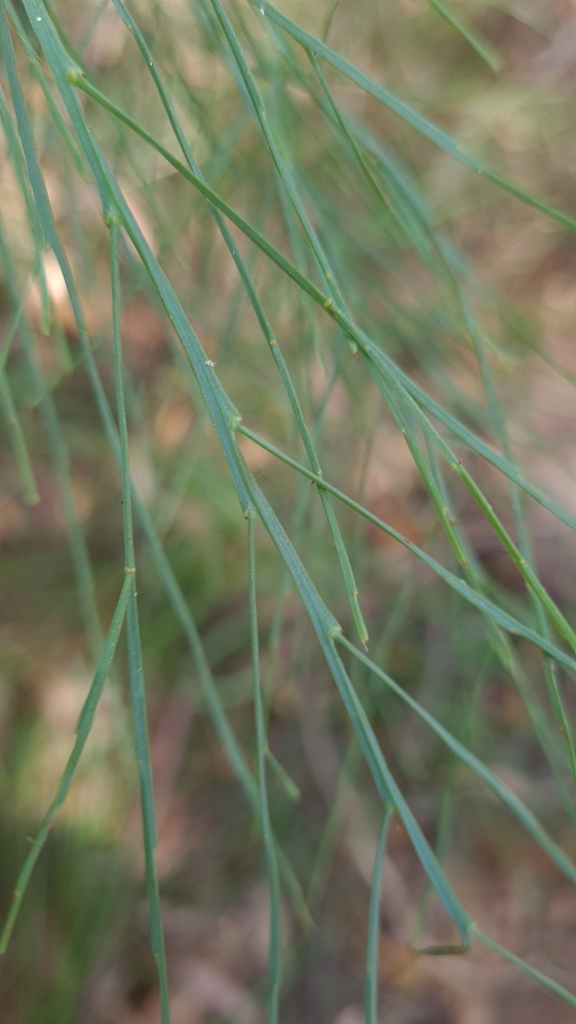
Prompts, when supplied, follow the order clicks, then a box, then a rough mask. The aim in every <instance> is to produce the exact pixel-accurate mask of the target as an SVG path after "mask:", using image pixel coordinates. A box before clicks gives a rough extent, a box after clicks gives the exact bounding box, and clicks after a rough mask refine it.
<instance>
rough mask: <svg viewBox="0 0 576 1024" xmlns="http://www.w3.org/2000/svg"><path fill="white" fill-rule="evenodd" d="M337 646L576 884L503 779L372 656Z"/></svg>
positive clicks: (571, 869) (574, 872)
mask: <svg viewBox="0 0 576 1024" xmlns="http://www.w3.org/2000/svg"><path fill="white" fill-rule="evenodd" d="M335 639H336V642H337V643H338V644H340V645H341V646H342V647H345V648H346V650H347V651H349V652H350V654H352V655H353V656H354V657H355V658H357V659H358V661H361V662H362V664H363V665H365V666H366V667H367V668H368V669H370V671H371V672H372V673H373V674H374V675H375V676H376V677H377V678H378V679H380V680H381V681H382V682H383V683H385V684H386V686H387V687H388V688H389V689H390V690H391V691H392V692H393V693H395V694H396V696H397V697H399V698H400V700H402V701H403V702H404V704H406V705H407V706H408V707H409V708H410V709H411V710H412V711H413V712H414V713H415V714H416V715H418V717H419V718H420V719H421V720H422V721H423V722H426V724H427V725H428V726H429V728H430V729H432V731H433V732H434V733H435V734H436V735H437V736H438V737H439V738H440V739H441V740H442V742H443V743H445V744H446V746H447V747H448V748H449V749H450V750H451V751H452V752H453V753H454V754H456V756H457V757H458V758H459V760H460V761H461V762H462V764H465V765H466V766H467V767H468V768H471V769H472V771H473V772H474V773H475V774H476V775H478V776H479V778H481V779H483V780H484V782H485V783H486V784H487V785H488V786H489V787H490V789H491V790H492V792H493V793H494V794H495V795H496V796H497V797H498V798H499V799H500V800H501V801H502V803H503V804H504V806H505V807H506V808H507V809H508V810H509V811H510V812H511V813H512V814H513V815H514V817H515V818H516V819H517V820H518V821H519V822H520V824H521V825H522V826H523V828H524V829H525V830H526V832H527V833H528V834H529V835H530V836H532V838H533V839H534V841H535V842H536V843H537V844H538V846H539V847H540V849H541V850H544V852H545V853H546V854H547V855H548V857H550V860H551V861H552V862H553V863H554V864H556V866H557V867H558V868H559V869H560V871H562V872H563V874H565V875H566V877H567V878H569V879H570V880H571V881H572V882H574V883H576V865H574V864H573V863H572V861H571V860H570V858H569V857H567V856H566V854H565V853H564V851H563V850H562V849H561V848H560V847H559V846H558V844H557V843H555V842H554V840H553V839H551V838H550V836H549V835H548V833H547V832H546V831H545V830H544V828H543V827H542V825H541V824H540V822H539V821H538V819H537V818H536V816H535V815H534V814H533V813H532V811H531V810H530V809H529V808H528V807H526V805H525V804H524V803H522V801H521V800H520V799H519V797H517V796H516V795H515V794H514V793H513V792H512V790H510V789H509V788H508V787H507V786H505V785H504V783H503V782H501V781H500V779H499V778H498V777H497V776H496V775H494V773H493V772H491V771H490V769H489V768H487V767H486V765H484V764H483V763H482V761H480V760H479V758H477V757H476V756H475V755H474V754H472V753H471V752H470V751H469V750H468V749H467V747H465V746H464V745H463V744H462V743H460V741H459V740H457V739H456V738H455V737H454V736H452V734H451V733H449V732H448V730H447V729H445V728H444V727H443V726H442V725H441V724H440V722H438V721H437V720H436V719H435V718H434V717H433V715H430V714H429V713H428V712H427V711H425V710H424V708H423V707H421V705H420V704H418V702H417V701H415V700H414V699H413V698H412V697H410V695H409V694H407V693H406V692H405V691H404V690H403V689H402V687H401V686H399V685H398V683H396V682H395V681H394V679H392V677H391V676H389V675H388V673H387V672H384V670H383V669H381V668H380V667H379V666H378V665H376V664H375V663H374V662H373V661H372V660H371V659H370V658H369V657H368V655H366V654H364V653H363V652H362V651H360V650H358V648H357V647H355V646H354V644H352V643H350V641H349V640H348V639H347V638H346V637H345V636H344V635H343V634H340V635H338V636H337V637H336V638H335Z"/></svg>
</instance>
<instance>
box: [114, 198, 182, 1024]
mask: <svg viewBox="0 0 576 1024" xmlns="http://www.w3.org/2000/svg"><path fill="white" fill-rule="evenodd" d="M107 221H108V227H109V230H110V277H111V285H112V328H113V335H114V390H115V394H116V408H117V414H118V432H119V439H120V468H121V474H122V521H123V534H124V564H125V567H126V568H125V571H126V575H127V579H128V580H129V581H130V589H129V595H128V607H127V636H128V663H129V671H130V700H131V705H132V721H133V729H134V748H135V752H136V761H137V764H138V780H139V784H140V805H141V810H142V829H143V835H144V860H145V866H146V891H147V895H148V909H149V914H150V932H151V944H152V952H153V954H154V959H155V961H156V969H157V971H158V983H159V988H160V1010H161V1017H162V1024H170V1001H169V992H168V972H167V966H166V954H165V951H164V933H163V929H162V915H161V911H160V891H159V886H158V874H157V871H156V846H157V838H156V813H155V810H154V790H153V784H152V763H151V756H150V740H149V736H148V717H147V712H146V692H145V686H144V666H143V663H142V649H141V644H140V626H139V621H138V599H137V594H136V563H135V558H134V526H133V522H132V492H131V486H130V460H129V453H128V422H127V418H126V397H125V394H124V369H123V360H122V338H121V333H120V311H121V295H120V266H119V260H118V235H119V220H118V218H117V216H116V215H115V213H110V214H109V215H108V218H107Z"/></svg>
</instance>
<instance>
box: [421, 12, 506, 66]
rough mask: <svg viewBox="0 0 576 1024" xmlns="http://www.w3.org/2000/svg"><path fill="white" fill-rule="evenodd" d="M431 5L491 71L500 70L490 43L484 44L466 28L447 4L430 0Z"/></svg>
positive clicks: (496, 55) (496, 56)
mask: <svg viewBox="0 0 576 1024" xmlns="http://www.w3.org/2000/svg"><path fill="white" fill-rule="evenodd" d="M429 3H430V6H431V7H433V8H434V10H435V11H436V13H437V14H439V15H440V17H441V18H444V21H446V22H448V24H449V25H450V26H451V27H452V28H453V29H455V30H456V32H458V34H459V35H461V36H462V38H463V39H465V40H466V42H467V43H468V44H469V45H470V46H471V47H472V49H473V50H475V51H476V53H477V54H478V56H479V57H480V59H481V60H483V61H484V63H485V64H487V65H488V67H489V68H490V70H491V71H497V70H498V67H499V64H500V61H499V59H498V54H497V53H496V52H495V51H494V50H493V49H492V47H491V46H489V45H488V43H485V42H483V41H482V40H481V39H479V38H478V36H477V35H476V34H475V33H474V32H471V31H470V29H469V28H466V25H464V24H463V23H462V22H461V21H460V19H459V18H457V17H456V15H455V14H454V13H453V12H452V11H451V10H450V8H449V7H446V5H445V4H443V3H441V2H440V0H429Z"/></svg>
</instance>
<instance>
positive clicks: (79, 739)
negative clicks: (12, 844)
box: [0, 576, 131, 953]
mask: <svg viewBox="0 0 576 1024" xmlns="http://www.w3.org/2000/svg"><path fill="white" fill-rule="evenodd" d="M130 590H131V581H130V579H129V578H128V576H126V577H125V579H124V583H123V584H122V589H121V591H120V596H119V598H118V604H117V605H116V610H115V612H114V615H113V616H112V622H111V623H110V629H109V630H108V635H107V637H106V639H105V641H104V646H103V647H102V653H101V655H100V660H99V662H98V665H97V668H96V672H95V674H94V679H93V681H92V685H91V686H90V689H89V691H88V696H87V697H86V700H85V701H84V705H83V707H82V711H81V712H80V717H79V719H78V724H77V726H76V740H75V742H74V747H73V748H72V753H71V754H70V757H69V758H68V763H67V765H66V768H65V769H64V774H63V776H62V779H61V781H60V784H59V786H58V789H57V791H56V795H55V797H54V799H53V801H52V803H51V804H50V807H49V809H48V811H47V813H46V817H45V818H44V821H43V822H42V825H41V826H40V829H39V831H38V834H37V836H36V839H35V840H34V842H33V844H32V846H31V848H30V851H29V853H28V856H27V857H26V860H25V861H24V865H23V867H22V870H21V871H20V874H19V876H18V881H17V882H16V889H15V890H14V896H13V898H12V905H11V907H10V910H9V912H8V916H7V918H6V921H5V922H4V927H3V929H2V933H1V935H0V953H4V952H5V951H6V947H7V946H8V942H9V941H10V936H11V934H12V931H13V929H14V925H15V923H16V918H17V917H18V912H19V910H20V906H21V904H22V900H23V898H24V894H25V892H26V887H27V885H28V882H29V881H30V876H31V875H32V871H33V870H34V865H35V864H36V861H37V860H38V857H39V856H40V853H41V851H42V847H43V846H44V843H45V842H46V839H47V837H48V833H49V831H50V826H51V825H52V822H53V820H54V817H55V815H56V812H57V811H58V809H59V808H60V807H61V806H62V804H63V803H64V801H65V799H66V797H67V796H68V792H69V789H70V786H71V785H72V781H73V779H74V775H75V774H76V769H77V767H78V762H79V761H80V758H81V756H82V751H83V750H84V747H85V745H86V740H87V739H88V736H89V734H90V730H91V729H92V723H93V722H94V715H95V714H96V709H97V708H98V704H99V701H100V697H101V696H102V690H103V689H104V684H105V682H106V678H107V676H108V673H109V672H110V667H111V665H112V659H113V657H114V652H115V650H116V644H117V643H118V639H119V637H120V632H121V630H122V624H123V622H124V615H125V614H126V608H127V606H128V599H129V596H130Z"/></svg>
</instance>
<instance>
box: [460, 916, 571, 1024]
mask: <svg viewBox="0 0 576 1024" xmlns="http://www.w3.org/2000/svg"><path fill="white" fill-rule="evenodd" d="M470 936H471V938H476V939H478V941H479V942H482V943H483V944H484V945H485V946H488V949H493V950H494V952H495V953H499V954H500V956H501V957H502V958H503V959H504V960H507V961H508V963H510V964H514V967H517V968H518V969H519V970H520V971H523V972H524V974H527V975H528V977H529V978H532V980H533V981H537V982H538V984H539V985H543V986H544V988H547V989H549V991H550V992H554V993H555V995H557V996H560V998H561V999H563V1000H564V1002H565V1003H568V1005H569V1006H573V1007H575V1008H576V995H574V994H573V993H572V992H569V991H568V989H567V988H564V986H563V985H559V984H558V982H557V981H553V980H552V978H549V977H548V976H547V975H546V974H543V973H542V971H539V970H537V968H536V967H532V966H531V965H530V964H527V963H526V961H525V960H521V959H520V957H519V956H515V955H514V953H511V952H510V950H509V949H506V948H505V947H504V946H501V945H500V943H499V942H495V941H494V939H491V938H490V937H489V936H488V935H485V933H484V932H482V931H480V929H479V928H478V927H477V926H476V925H475V924H472V925H471V926H470Z"/></svg>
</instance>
